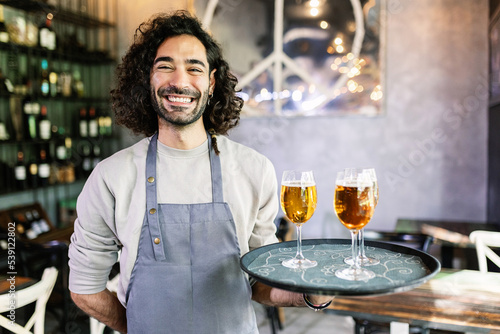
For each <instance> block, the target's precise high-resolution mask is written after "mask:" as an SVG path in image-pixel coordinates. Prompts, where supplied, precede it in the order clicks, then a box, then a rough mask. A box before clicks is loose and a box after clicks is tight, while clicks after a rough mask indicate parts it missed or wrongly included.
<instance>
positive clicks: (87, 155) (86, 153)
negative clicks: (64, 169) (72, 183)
mask: <svg viewBox="0 0 500 334" xmlns="http://www.w3.org/2000/svg"><path fill="white" fill-rule="evenodd" d="M80 145H81V155H82V156H81V165H80V168H79V174H80V177H81V178H86V177H88V176H89V175H90V172H91V171H92V145H91V144H90V142H89V141H88V140H84V141H82V142H81V144H80Z"/></svg>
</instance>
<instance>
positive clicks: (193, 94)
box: [158, 86, 201, 98]
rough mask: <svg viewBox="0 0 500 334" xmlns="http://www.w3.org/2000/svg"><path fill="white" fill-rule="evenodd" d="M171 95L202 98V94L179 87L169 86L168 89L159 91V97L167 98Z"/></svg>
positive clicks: (163, 88)
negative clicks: (166, 96)
mask: <svg viewBox="0 0 500 334" xmlns="http://www.w3.org/2000/svg"><path fill="white" fill-rule="evenodd" d="M170 94H175V95H186V96H190V97H193V98H199V97H200V96H201V93H200V92H198V91H196V90H192V89H188V88H179V87H177V86H168V87H162V88H160V89H158V95H160V96H165V95H170Z"/></svg>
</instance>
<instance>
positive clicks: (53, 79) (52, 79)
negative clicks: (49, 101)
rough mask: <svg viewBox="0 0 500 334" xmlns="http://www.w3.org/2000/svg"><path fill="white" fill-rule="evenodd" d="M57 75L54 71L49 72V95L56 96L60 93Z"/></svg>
mask: <svg viewBox="0 0 500 334" xmlns="http://www.w3.org/2000/svg"><path fill="white" fill-rule="evenodd" d="M58 80H59V76H58V75H57V73H56V72H55V71H50V73H49V89H50V96H52V97H56V96H59V95H60V94H61V86H60V85H59V84H58Z"/></svg>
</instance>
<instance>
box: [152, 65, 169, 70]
mask: <svg viewBox="0 0 500 334" xmlns="http://www.w3.org/2000/svg"><path fill="white" fill-rule="evenodd" d="M156 68H157V69H159V70H171V69H172V66H170V65H158V66H157V67H156Z"/></svg>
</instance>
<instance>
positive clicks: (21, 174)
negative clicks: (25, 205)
mask: <svg viewBox="0 0 500 334" xmlns="http://www.w3.org/2000/svg"><path fill="white" fill-rule="evenodd" d="M14 178H15V179H16V182H15V183H16V186H15V187H16V190H24V189H26V188H28V173H27V170H26V164H25V162H24V153H23V151H21V150H19V151H18V152H17V162H16V165H15V166H14Z"/></svg>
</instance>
